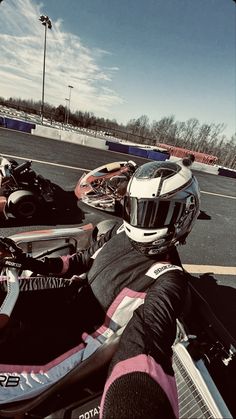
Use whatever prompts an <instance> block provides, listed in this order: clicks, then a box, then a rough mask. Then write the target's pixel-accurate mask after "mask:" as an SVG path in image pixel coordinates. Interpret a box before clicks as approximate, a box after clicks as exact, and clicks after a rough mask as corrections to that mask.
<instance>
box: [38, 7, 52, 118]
mask: <svg viewBox="0 0 236 419" xmlns="http://www.w3.org/2000/svg"><path fill="white" fill-rule="evenodd" d="M39 20H40V22H42V25H43V26H44V28H45V30H44V49H43V86H42V102H41V121H42V124H43V111H44V84H45V64H46V45H47V28H48V29H52V22H51V20H50V19H49V17H48V16H43V15H42V16H40V18H39Z"/></svg>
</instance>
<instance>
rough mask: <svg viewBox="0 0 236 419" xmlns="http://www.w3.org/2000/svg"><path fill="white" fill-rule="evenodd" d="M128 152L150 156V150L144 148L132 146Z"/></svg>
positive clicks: (140, 155)
mask: <svg viewBox="0 0 236 419" xmlns="http://www.w3.org/2000/svg"><path fill="white" fill-rule="evenodd" d="M128 153H129V154H132V155H133V156H139V157H144V158H145V159H147V158H148V156H147V154H148V152H147V150H145V149H144V148H140V147H132V146H130V147H129V151H128Z"/></svg>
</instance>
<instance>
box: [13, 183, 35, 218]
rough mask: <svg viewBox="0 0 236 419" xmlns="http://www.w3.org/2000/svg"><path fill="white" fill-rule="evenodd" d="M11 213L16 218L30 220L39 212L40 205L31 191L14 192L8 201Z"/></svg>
mask: <svg viewBox="0 0 236 419" xmlns="http://www.w3.org/2000/svg"><path fill="white" fill-rule="evenodd" d="M7 205H8V209H9V212H10V213H11V214H12V215H13V216H14V217H16V218H20V219H29V218H32V217H34V216H35V215H36V213H37V212H38V206H39V203H38V202H37V199H36V197H35V195H34V194H33V193H32V192H30V191H25V190H19V191H15V192H13V193H12V194H11V195H10V196H9V197H8V201H7Z"/></svg>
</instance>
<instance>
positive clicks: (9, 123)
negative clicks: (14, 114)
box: [4, 118, 36, 133]
mask: <svg viewBox="0 0 236 419" xmlns="http://www.w3.org/2000/svg"><path fill="white" fill-rule="evenodd" d="M4 120H5V121H4V122H5V123H4V126H5V128H10V129H14V130H16V131H23V132H28V133H31V130H32V129H35V127H36V125H35V124H32V123H30V122H26V121H19V120H17V119H11V118H4Z"/></svg>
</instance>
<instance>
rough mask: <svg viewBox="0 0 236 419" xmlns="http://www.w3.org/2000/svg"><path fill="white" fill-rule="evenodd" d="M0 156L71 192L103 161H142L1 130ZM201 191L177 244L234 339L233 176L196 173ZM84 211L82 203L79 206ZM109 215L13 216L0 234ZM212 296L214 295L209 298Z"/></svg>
mask: <svg viewBox="0 0 236 419" xmlns="http://www.w3.org/2000/svg"><path fill="white" fill-rule="evenodd" d="M0 155H4V156H5V157H8V158H10V157H11V158H14V159H16V160H17V161H19V163H20V162H22V160H24V159H29V160H32V161H33V164H32V167H33V169H34V170H35V171H36V172H37V173H40V174H42V175H43V176H44V177H46V178H49V179H50V180H51V181H53V182H55V183H56V184H58V185H60V186H61V187H62V188H63V189H65V190H66V191H71V193H72V195H73V190H74V188H75V185H76V183H77V181H78V179H79V177H80V176H81V175H82V173H84V172H85V171H89V170H92V169H94V168H96V167H98V166H100V165H102V164H104V163H109V162H113V161H120V160H128V159H132V160H134V161H135V162H136V163H138V164H142V163H144V162H145V161H147V160H145V159H142V158H136V157H135V156H134V157H131V156H128V155H125V154H122V153H116V152H111V151H105V150H99V149H94V148H90V147H85V146H81V145H76V144H73V143H67V142H61V141H57V140H51V139H46V138H43V137H37V136H33V135H30V134H25V133H20V132H16V131H11V130H7V129H4V128H0ZM194 174H195V175H196V177H197V179H198V182H199V185H200V189H201V214H200V218H199V219H198V220H197V222H196V224H195V226H194V229H193V231H192V233H191V234H190V236H189V237H188V240H187V244H186V245H185V246H181V247H179V253H180V256H181V260H182V263H183V264H184V265H185V267H186V268H187V270H188V271H189V272H190V273H192V274H193V275H194V276H196V277H197V278H199V281H200V282H199V283H200V284H201V286H202V287H203V288H204V293H205V295H206V296H207V297H208V298H209V299H210V300H212V301H211V304H212V306H213V308H214V309H215V310H216V311H217V314H218V315H219V316H220V319H221V320H222V321H224V322H225V321H226V322H227V325H226V326H228V325H229V329H230V332H231V334H232V335H233V336H234V337H235V338H236V322H235V319H236V260H235V250H236V224H235V213H236V180H235V179H233V178H228V177H221V176H216V175H212V174H209V173H206V172H200V171H195V172H194ZM82 208H83V210H84V207H82ZM104 218H107V214H106V213H103V212H99V211H93V209H92V208H91V209H90V208H86V210H85V213H84V219H83V220H82V218H81V211H79V209H78V214H76V215H75V216H73V217H67V218H65V217H63V215H62V216H61V218H60V217H59V218H55V217H50V216H48V217H47V218H46V219H45V217H44V219H42V220H38V221H37V225H35V224H33V223H32V222H31V223H26V224H24V225H22V224H21V225H19V222H18V221H17V220H14V219H12V220H9V221H6V222H1V224H0V235H1V236H9V235H11V234H14V233H17V232H22V231H28V230H42V229H45V228H46V229H47V228H57V227H58V228H59V227H65V226H67V227H69V226H71V227H73V226H75V225H81V224H83V223H87V222H93V223H96V222H97V221H100V220H101V219H104ZM212 295H214V299H212ZM227 328H228V327H227Z"/></svg>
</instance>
